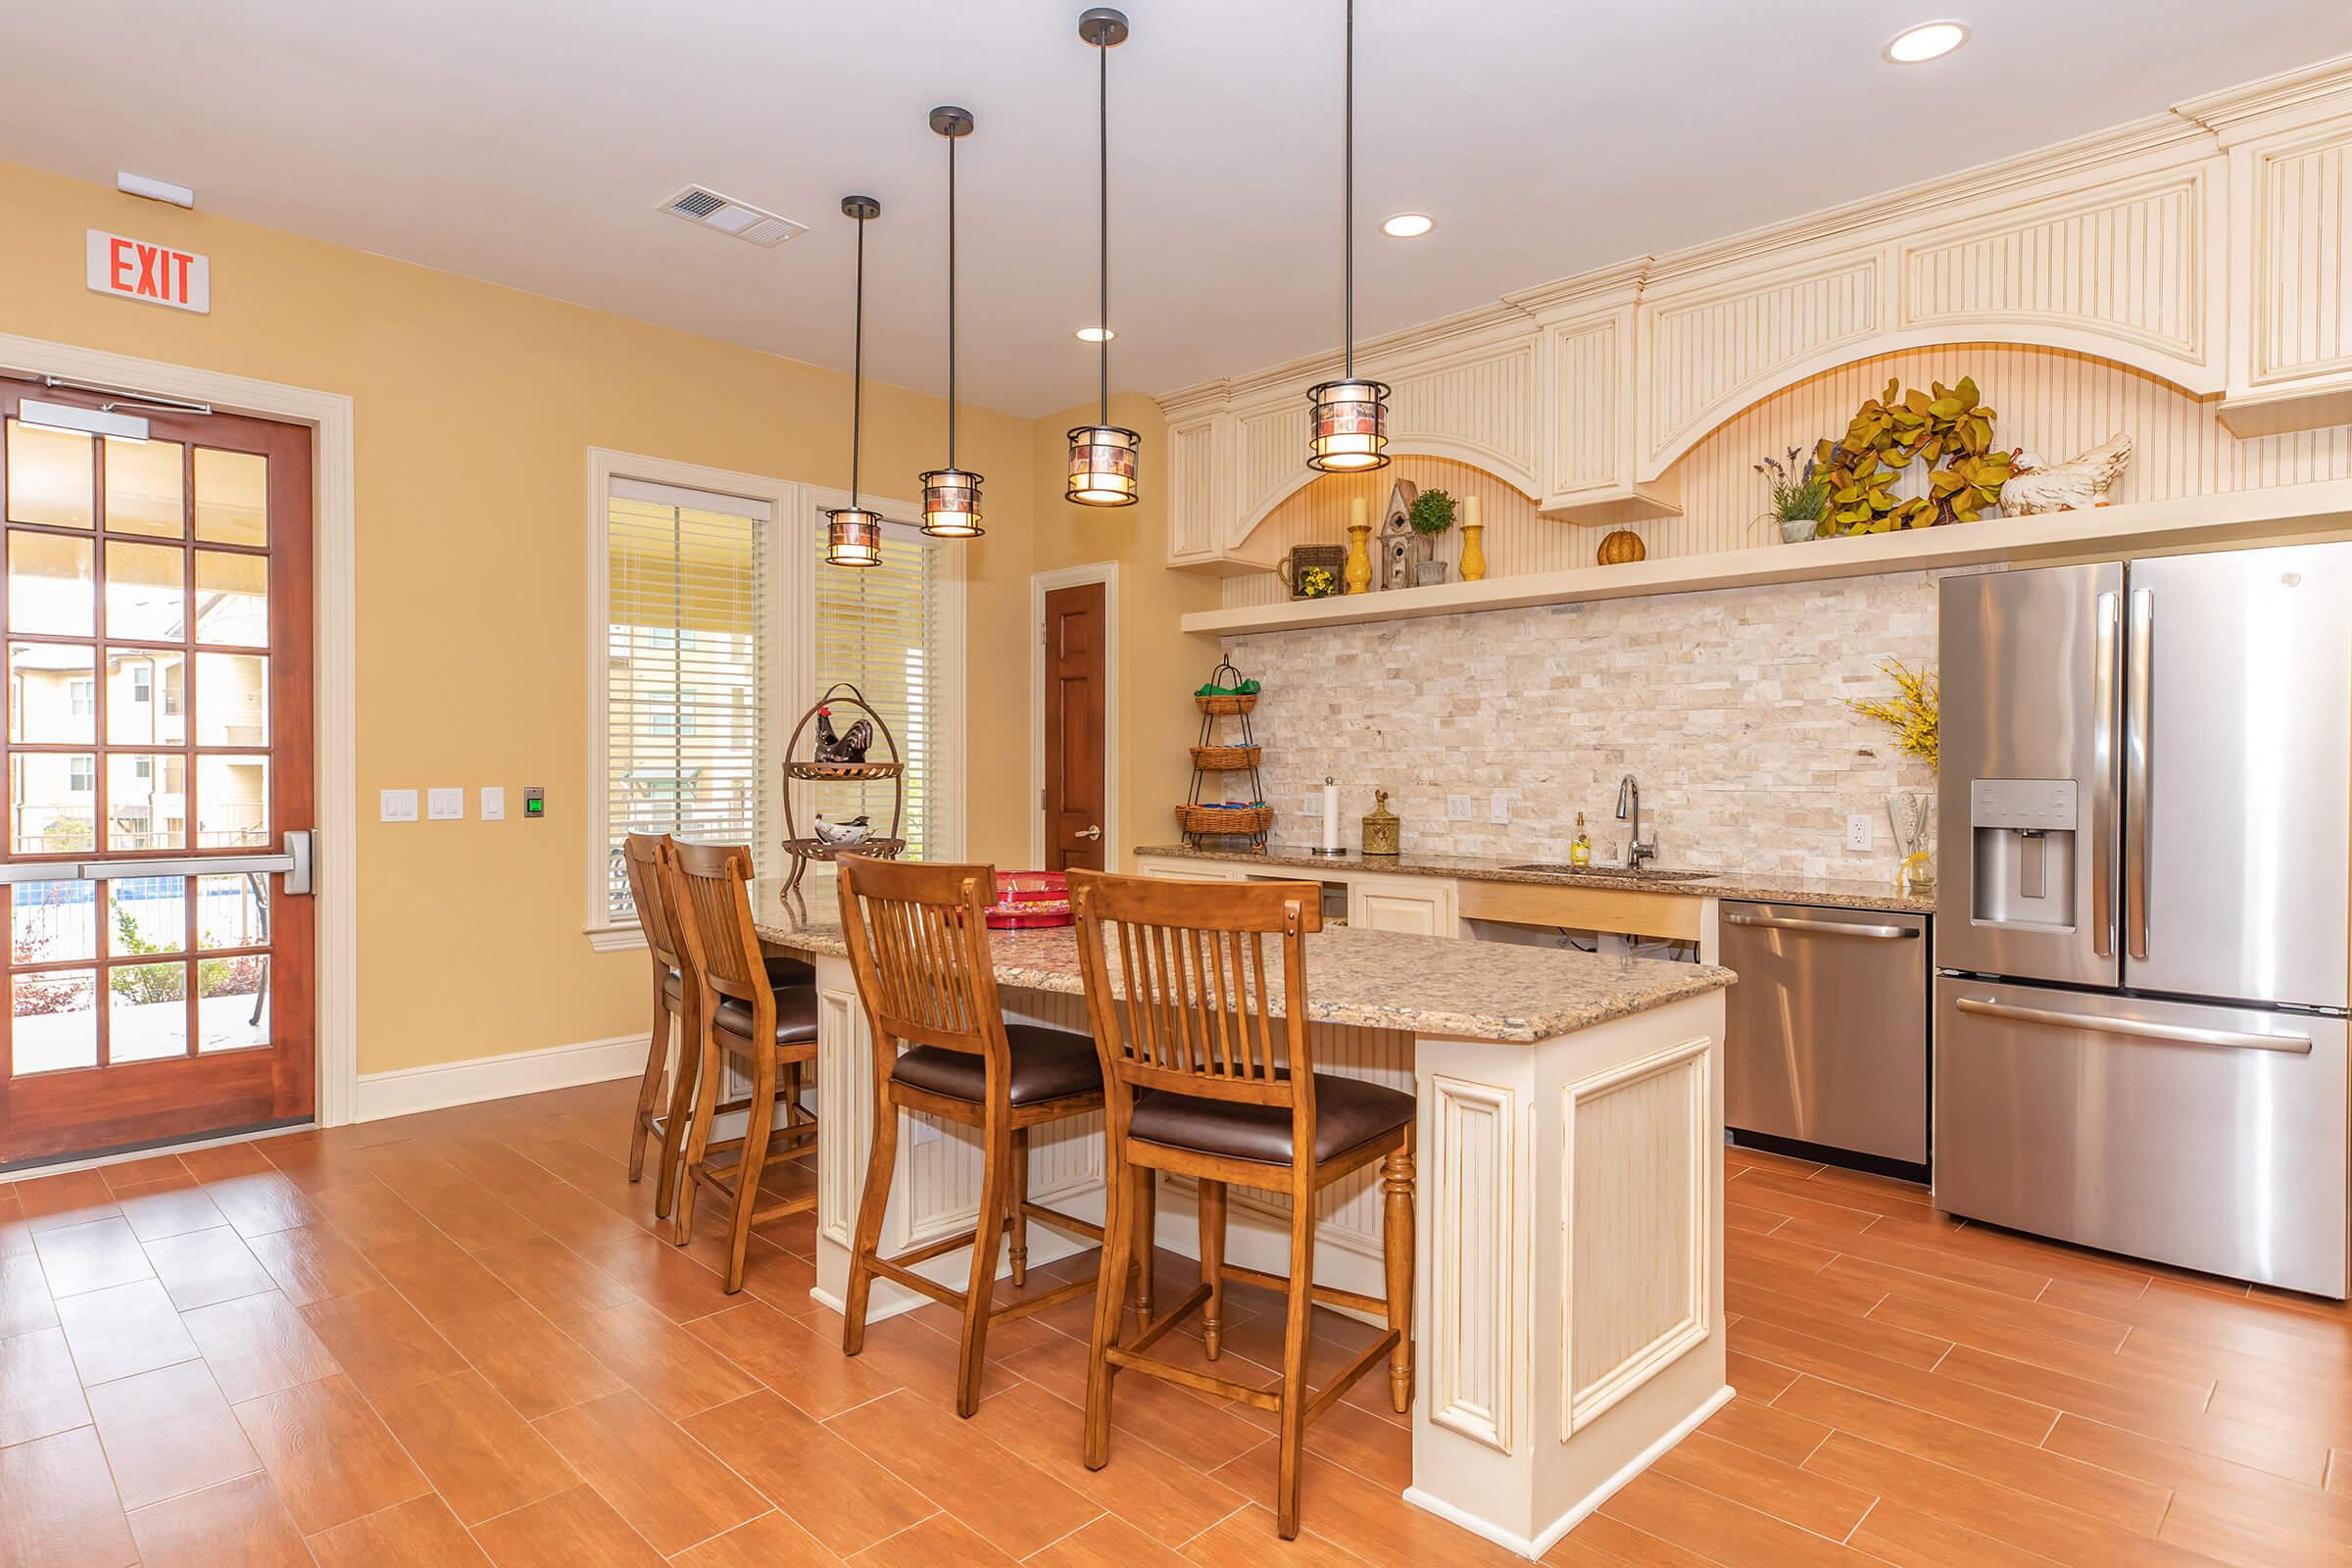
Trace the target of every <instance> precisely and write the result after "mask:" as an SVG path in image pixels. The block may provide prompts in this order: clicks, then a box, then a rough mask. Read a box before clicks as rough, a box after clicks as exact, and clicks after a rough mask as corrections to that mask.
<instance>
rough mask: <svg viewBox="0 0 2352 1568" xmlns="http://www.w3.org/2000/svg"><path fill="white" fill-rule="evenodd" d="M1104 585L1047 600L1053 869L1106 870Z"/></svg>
mask: <svg viewBox="0 0 2352 1568" xmlns="http://www.w3.org/2000/svg"><path fill="white" fill-rule="evenodd" d="M1105 613H1106V611H1105V607H1104V601H1103V584H1101V583H1099V582H1088V583H1079V584H1077V585H1076V586H1075V587H1070V588H1055V589H1054V590H1052V591H1051V592H1049V593H1048V594H1047V595H1046V689H1045V693H1044V698H1043V700H1044V703H1045V710H1046V799H1045V812H1046V869H1047V870H1049V871H1064V870H1067V869H1069V868H1070V867H1071V866H1073V865H1079V866H1085V867H1087V868H1088V869H1089V870H1095V871H1100V870H1103V869H1104V860H1103V814H1104V813H1103V804H1104V800H1105V797H1106V795H1107V786H1108V781H1107V780H1106V779H1105V778H1104V777H1103V704H1104V693H1103V686H1104V679H1105V673H1106V672H1105V670H1104V668H1103V633H1104V629H1105V623H1104V618H1103V617H1104V615H1105Z"/></svg>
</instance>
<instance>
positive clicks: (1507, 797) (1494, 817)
mask: <svg viewBox="0 0 2352 1568" xmlns="http://www.w3.org/2000/svg"><path fill="white" fill-rule="evenodd" d="M1487 820H1488V821H1490V822H1492V823H1494V824H1495V826H1496V827H1508V826H1509V825H1510V821H1511V792H1510V791H1509V790H1496V791H1495V793H1494V794H1493V795H1492V796H1490V797H1489V798H1488V800H1487Z"/></svg>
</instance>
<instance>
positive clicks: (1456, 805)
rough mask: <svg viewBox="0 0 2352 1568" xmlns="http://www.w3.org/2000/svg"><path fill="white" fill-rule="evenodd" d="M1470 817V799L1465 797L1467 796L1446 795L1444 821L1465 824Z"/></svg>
mask: <svg viewBox="0 0 2352 1568" xmlns="http://www.w3.org/2000/svg"><path fill="white" fill-rule="evenodd" d="M1471 815H1472V812H1471V809H1470V797H1469V796H1467V795H1448V796H1446V821H1448V822H1467V821H1469V820H1470V818H1471Z"/></svg>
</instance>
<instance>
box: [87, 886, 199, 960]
mask: <svg viewBox="0 0 2352 1568" xmlns="http://www.w3.org/2000/svg"><path fill="white" fill-rule="evenodd" d="M106 903H107V912H106V951H107V953H108V955H109V956H112V957H117V958H138V957H145V956H147V955H149V954H153V953H185V952H186V951H187V949H188V879H187V878H186V877H182V876H134V877H130V878H127V879H125V880H123V881H121V882H109V883H107V885H106Z"/></svg>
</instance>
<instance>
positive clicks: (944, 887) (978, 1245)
mask: <svg viewBox="0 0 2352 1568" xmlns="http://www.w3.org/2000/svg"><path fill="white" fill-rule="evenodd" d="M836 863H837V864H838V865H839V867H840V880H841V925H842V930H843V932H844V933H845V934H846V935H847V937H848V940H849V948H850V967H851V968H852V970H853V971H855V973H856V974H857V977H858V1000H859V1001H861V1002H862V1003H863V1004H864V1005H865V1015H866V1018H867V1020H868V1022H869V1023H871V1025H872V1027H873V1039H874V1145H873V1152H872V1153H871V1154H870V1155H869V1156H868V1159H867V1163H866V1168H865V1196H864V1199H863V1201H861V1202H860V1203H859V1204H858V1233H857V1236H856V1238H855V1240H854V1243H853V1251H852V1254H851V1261H850V1289H849V1299H848V1301H847V1302H846V1306H847V1313H846V1316H845V1319H844V1321H843V1323H842V1330H841V1348H842V1350H843V1352H844V1353H845V1354H849V1355H856V1354H857V1353H858V1351H859V1350H860V1349H861V1348H863V1347H864V1344H865V1310H866V1299H867V1297H868V1296H869V1295H870V1294H871V1292H872V1289H873V1280H874V1276H875V1275H877V1274H879V1275H881V1276H882V1277H883V1278H885V1279H891V1280H896V1281H897V1282H898V1283H900V1284H901V1285H904V1286H906V1287H907V1288H908V1289H910V1290H914V1291H919V1292H921V1293H922V1294H923V1295H925V1296H928V1297H930V1298H932V1299H934V1300H938V1301H944V1302H946V1303H947V1304H948V1305H950V1306H952V1307H955V1308H956V1310H958V1311H959V1312H961V1313H962V1314H963V1328H962V1331H961V1333H960V1335H959V1337H958V1341H957V1346H958V1355H957V1370H956V1414H957V1415H961V1416H969V1415H970V1414H971V1413H972V1412H973V1411H975V1410H977V1409H979V1408H980V1374H981V1370H982V1368H983V1367H984V1366H985V1365H986V1359H985V1357H986V1352H987V1347H988V1329H989V1325H990V1324H991V1323H993V1322H995V1321H997V1320H998V1319H1000V1318H1002V1319H1007V1320H1009V1319H1012V1318H1019V1317H1027V1316H1028V1315H1029V1314H1030V1313H1032V1312H1042V1311H1044V1310H1045V1309H1046V1308H1048V1307H1051V1306H1056V1305H1059V1304H1060V1303H1061V1302H1063V1301H1066V1300H1069V1299H1071V1298H1073V1297H1077V1296H1081V1295H1084V1294H1085V1293H1086V1292H1087V1291H1089V1290H1092V1289H1093V1288H1094V1282H1093V1281H1091V1280H1076V1281H1073V1282H1071V1283H1070V1284H1067V1285H1063V1286H1060V1287H1058V1288H1056V1289H1054V1290H1051V1291H1047V1292H1045V1293H1043V1294H1041V1295H1038V1296H1033V1297H1030V1298H1029V1299H1026V1300H1022V1301H1015V1302H1012V1303H1010V1304H1008V1305H1005V1306H1002V1307H996V1308H993V1309H992V1307H991V1306H990V1300H991V1298H992V1296H993V1295H994V1293H995V1290H996V1284H997V1257H998V1252H999V1249H1001V1248H1002V1247H1004V1246H1005V1240H1006V1237H1007V1236H1008V1235H1009V1237H1010V1241H1011V1248H1012V1257H1011V1263H1012V1278H1013V1283H1014V1284H1016V1285H1018V1284H1020V1283H1022V1282H1023V1281H1024V1280H1025V1279H1026V1277H1027V1272H1028V1260H1029V1221H1030V1220H1032V1219H1036V1220H1042V1221H1044V1222H1045V1223H1046V1224H1049V1225H1052V1226H1054V1227H1055V1228H1056V1229H1059V1230H1066V1231H1069V1232H1071V1233H1073V1234H1075V1235H1079V1236H1084V1237H1086V1238H1088V1239H1090V1240H1093V1241H1101V1240H1102V1238H1103V1232H1102V1229H1101V1228H1100V1227H1099V1226H1095V1225H1091V1224H1089V1223H1087V1222H1086V1221H1085V1220H1082V1219H1075V1218H1072V1217H1071V1216H1070V1215H1067V1214H1062V1213H1058V1212H1056V1211H1055V1210H1054V1209H1051V1208H1047V1207H1045V1206H1044V1205H1042V1204H1038V1203H1032V1202H1030V1201H1029V1131H1030V1129H1031V1128H1033V1127H1039V1126H1043V1125H1045V1124H1047V1123H1050V1122H1056V1121H1063V1120H1066V1119H1068V1118H1069V1117H1072V1116H1084V1115H1086V1114H1088V1113H1089V1112H1092V1111H1097V1110H1100V1109H1102V1108H1103V1077H1102V1070H1101V1068H1100V1067H1099V1066H1098V1065H1097V1062H1096V1054H1095V1046H1094V1042H1093V1041H1091V1040H1089V1039H1087V1037H1086V1036H1084V1035H1078V1034H1071V1033H1069V1032H1068V1031H1066V1030H1061V1029H1049V1028H1046V1027H1044V1026H1042V1025H1039V1024H1025V1023H1015V1024H1007V1023H1006V1022H1005V1014H1004V1011H1003V1009H1002V1007H1001V1005H1000V1004H999V1002H998V999H997V972H996V968H995V966H994V964H993V963H992V962H991V960H990V957H989V946H988V921H987V918H986V911H987V908H988V906H989V904H990V902H991V900H992V899H993V897H994V895H995V890H996V871H995V869H994V868H993V867H990V866H985V865H921V864H915V863H911V862H900V861H893V860H878V859H874V858H870V857H867V856H858V855H846V856H843V857H841V858H840V859H839V860H838V861H837V862H836ZM902 1045H904V1046H905V1047H906V1048H907V1049H906V1050H905V1051H903V1052H902V1051H901V1050H900V1049H899V1048H900V1047H901V1046H902ZM902 1110H918V1111H921V1112H923V1113H925V1114H926V1115H931V1116H937V1117H940V1118H941V1119H943V1120H946V1121H953V1122H957V1123H960V1124H961V1125H963V1126H966V1127H977V1128H978V1129H980V1148H981V1158H982V1162H983V1163H982V1173H981V1179H980V1209H979V1214H978V1216H977V1221H976V1223H975V1225H974V1226H973V1228H972V1229H971V1230H969V1231H966V1232H964V1233H962V1234H960V1235H956V1236H950V1237H947V1238H945V1239H944V1240H941V1241H935V1242H931V1243H929V1244H927V1245H925V1246H922V1247H918V1248H915V1249H914V1250H911V1251H907V1252H902V1253H900V1254H899V1255H898V1256H897V1257H883V1256H881V1255H879V1248H880V1245H881V1240H882V1219H883V1215H884V1213H885V1211H886V1210H887V1208H888V1206H889V1203H890V1181H891V1171H892V1168H893V1166H894V1164H895V1162H896V1160H897V1157H898V1147H899V1112H900V1111H902ZM965 1246H968V1247H970V1248H971V1250H972V1267H971V1276H970V1280H969V1282H968V1284H967V1285H966V1287H965V1288H964V1289H963V1290H961V1291H953V1290H950V1289H949V1288H948V1287H946V1286H944V1285H941V1284H938V1283H937V1282H935V1281H933V1280H931V1279H929V1278H927V1277H925V1276H924V1275H921V1274H918V1273H916V1272H915V1271H914V1265H915V1264H917V1263H920V1262H922V1261H923V1260H925V1259H926V1258H932V1257H938V1256H939V1255H941V1254H942V1253H945V1252H949V1251H952V1250H955V1249H956V1248H958V1247H965Z"/></svg>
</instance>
